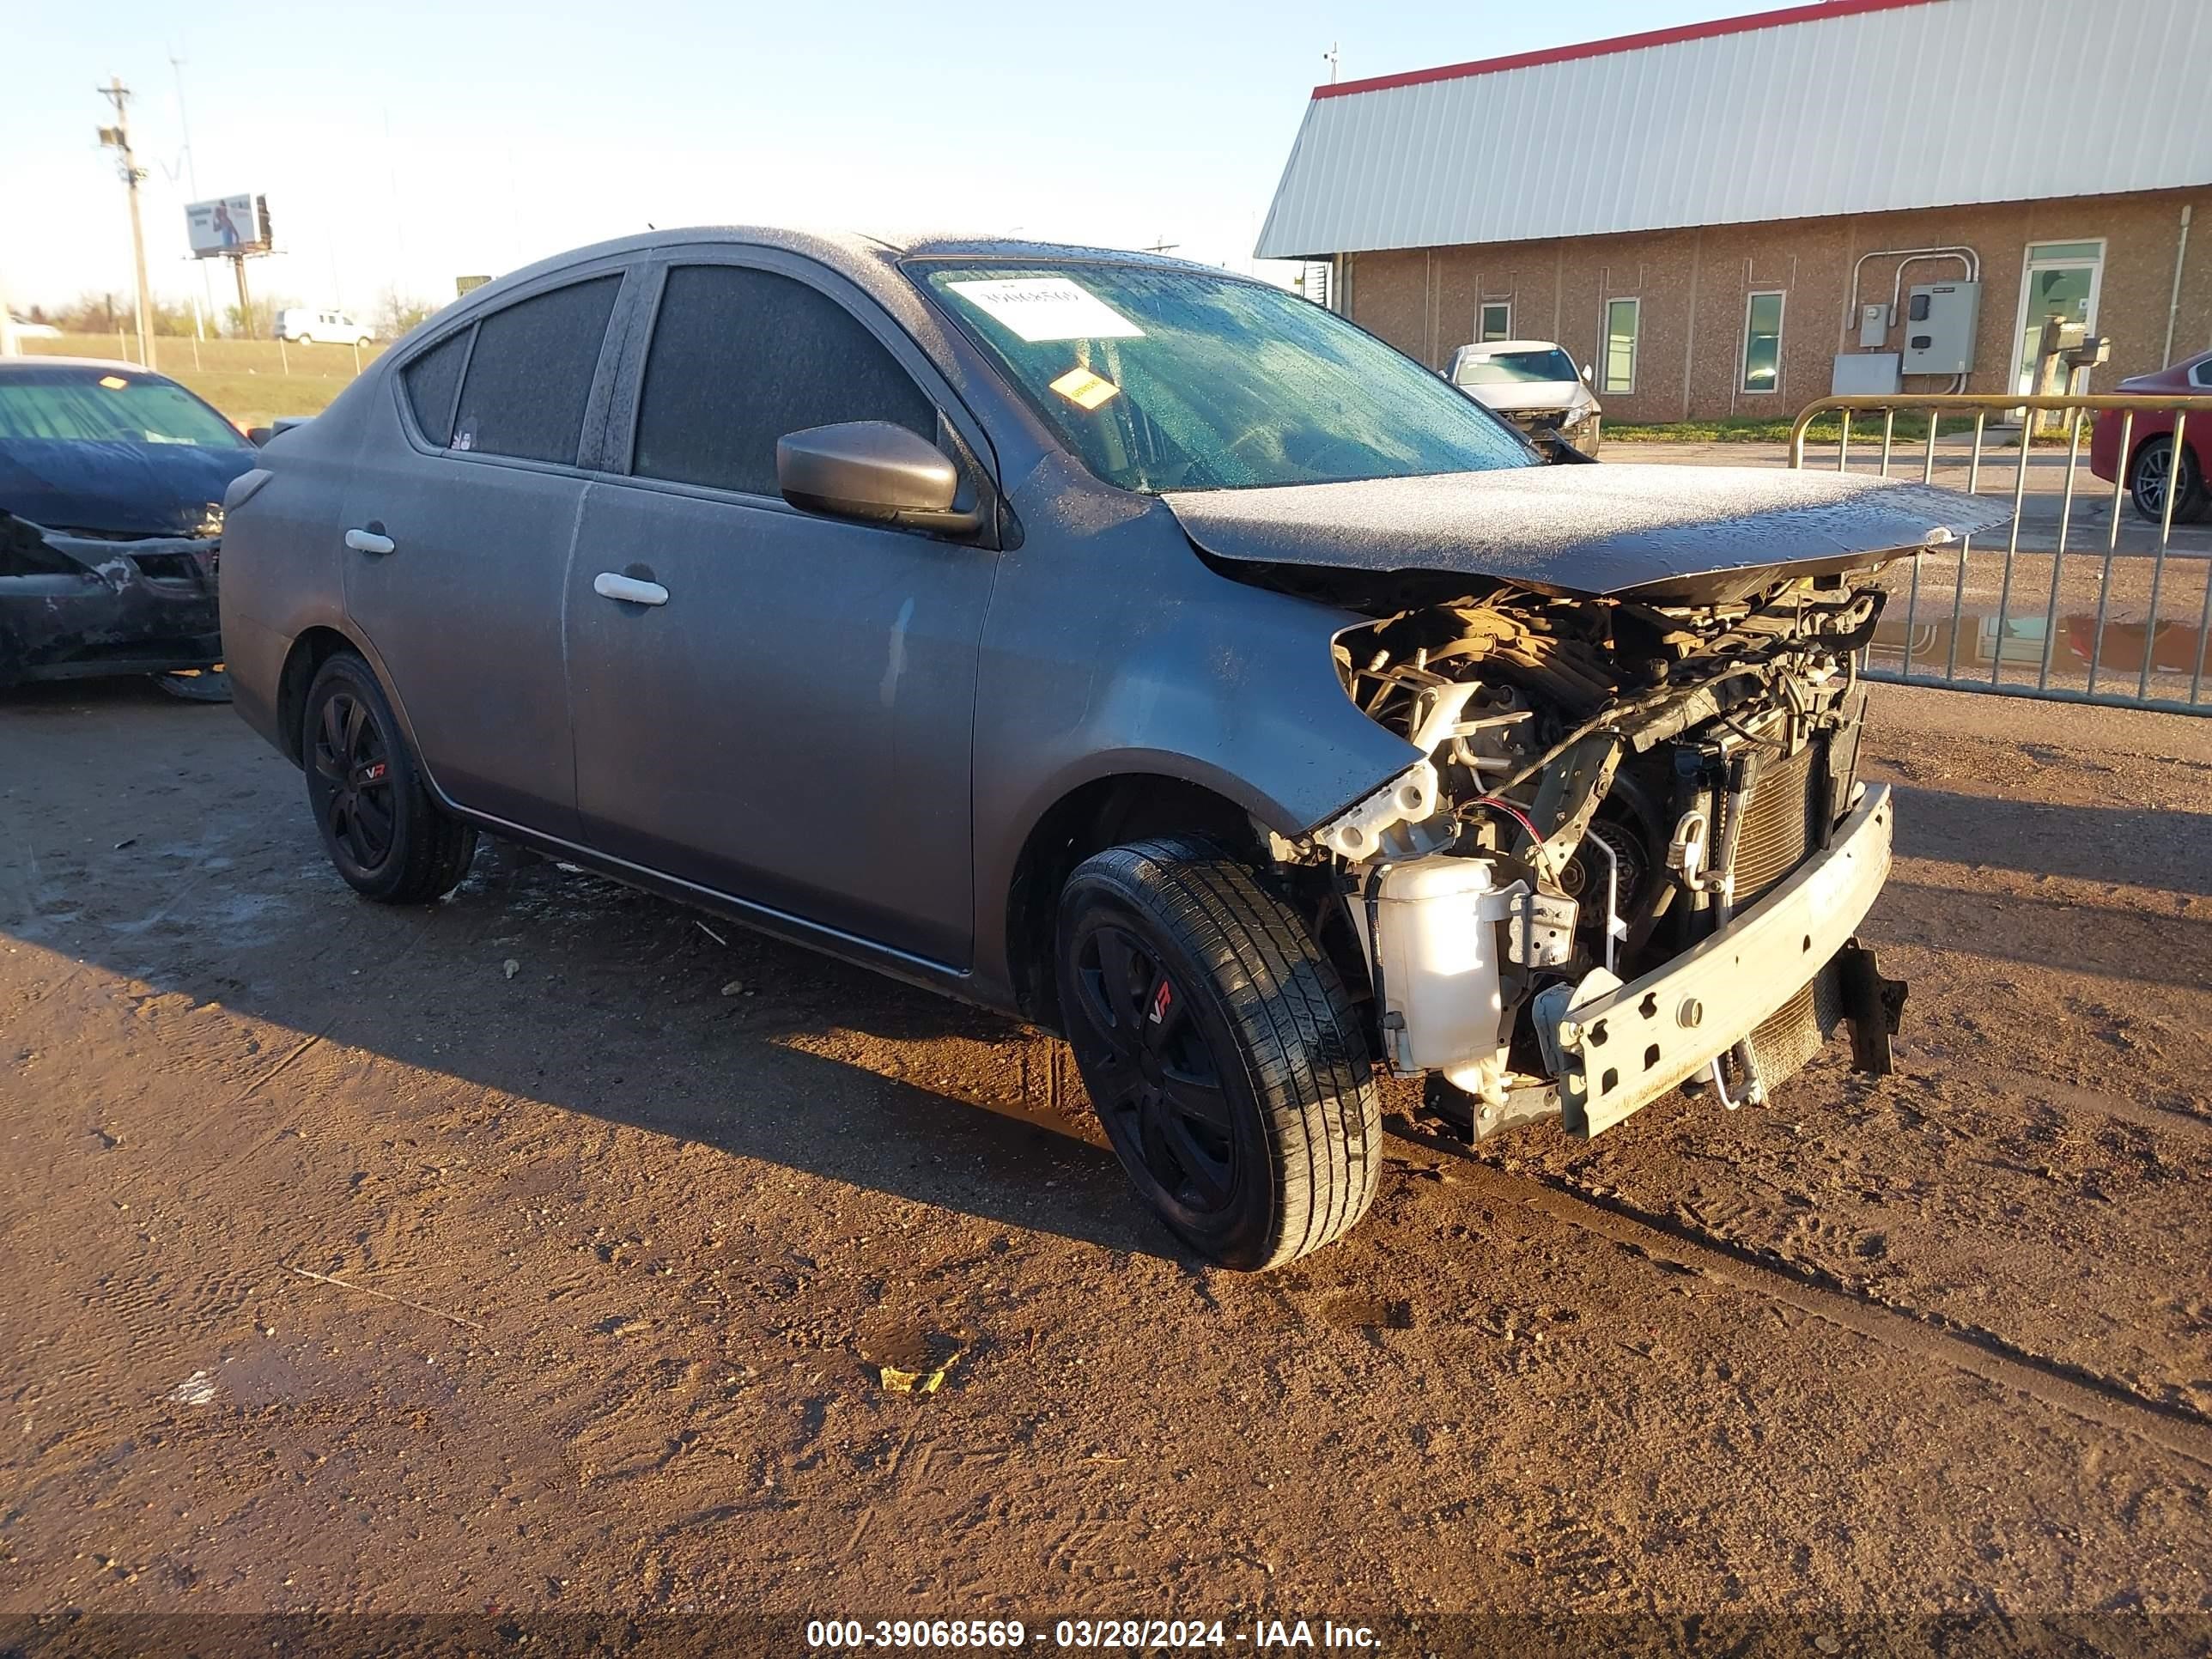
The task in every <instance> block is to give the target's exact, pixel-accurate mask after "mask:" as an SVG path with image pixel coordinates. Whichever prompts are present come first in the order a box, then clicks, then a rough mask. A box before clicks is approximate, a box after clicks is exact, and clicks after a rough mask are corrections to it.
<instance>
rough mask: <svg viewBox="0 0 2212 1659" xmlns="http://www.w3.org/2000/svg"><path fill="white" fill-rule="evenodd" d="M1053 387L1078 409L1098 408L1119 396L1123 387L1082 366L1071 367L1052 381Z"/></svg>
mask: <svg viewBox="0 0 2212 1659" xmlns="http://www.w3.org/2000/svg"><path fill="white" fill-rule="evenodd" d="M1052 389H1053V390H1054V392H1058V393H1060V396H1061V397H1063V398H1066V399H1067V401H1068V402H1070V403H1072V404H1074V405H1075V406H1076V407H1077V408H1078V409H1097V408H1098V407H1099V406H1100V405H1101V404H1104V403H1106V402H1108V401H1109V399H1111V398H1115V397H1118V396H1119V395H1120V393H1121V387H1120V386H1115V384H1114V382H1113V381H1111V380H1107V379H1106V378H1105V377H1104V376H1103V375H1099V374H1092V373H1091V371H1090V370H1089V369H1087V368H1081V367H1080V366H1079V367H1077V368H1071V369H1069V370H1068V371H1067V373H1066V374H1063V375H1061V376H1060V378H1059V379H1058V380H1054V382H1053V383H1052Z"/></svg>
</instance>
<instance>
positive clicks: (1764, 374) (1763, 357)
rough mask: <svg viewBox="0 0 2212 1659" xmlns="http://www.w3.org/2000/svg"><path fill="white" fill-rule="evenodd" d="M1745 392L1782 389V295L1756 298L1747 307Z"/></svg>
mask: <svg viewBox="0 0 2212 1659" xmlns="http://www.w3.org/2000/svg"><path fill="white" fill-rule="evenodd" d="M1743 389H1744V390H1745V391H1746V392H1778V391H1780V390H1781V389H1782V295H1780V294H1779V293H1778V292H1773V293H1765V294H1754V295H1752V296H1751V297H1750V298H1749V299H1747V300H1746V301H1744V307H1743Z"/></svg>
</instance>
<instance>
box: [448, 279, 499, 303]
mask: <svg viewBox="0 0 2212 1659" xmlns="http://www.w3.org/2000/svg"><path fill="white" fill-rule="evenodd" d="M489 281H491V278H490V277H489V276H456V277H454V278H453V297H454V298H456V299H466V298H467V297H468V296H469V295H471V294H473V293H475V292H476V291H477V289H480V288H482V287H483V285H484V284H485V283H489Z"/></svg>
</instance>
